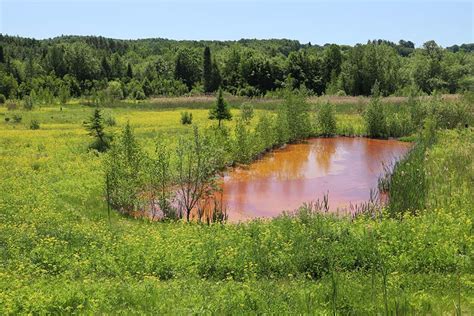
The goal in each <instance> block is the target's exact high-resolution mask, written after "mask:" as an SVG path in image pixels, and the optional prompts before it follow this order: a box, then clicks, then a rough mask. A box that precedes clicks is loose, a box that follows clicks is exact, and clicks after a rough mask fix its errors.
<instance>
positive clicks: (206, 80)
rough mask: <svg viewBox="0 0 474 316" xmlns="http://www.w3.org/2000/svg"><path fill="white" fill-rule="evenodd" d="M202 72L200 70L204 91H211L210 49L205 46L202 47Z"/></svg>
mask: <svg viewBox="0 0 474 316" xmlns="http://www.w3.org/2000/svg"><path fill="white" fill-rule="evenodd" d="M202 69H203V72H202V82H203V86H204V92H206V93H209V92H212V88H213V87H212V83H213V82H212V81H213V80H212V77H213V76H212V70H213V69H212V61H211V50H210V49H209V47H207V46H206V48H204V58H203V67H202Z"/></svg>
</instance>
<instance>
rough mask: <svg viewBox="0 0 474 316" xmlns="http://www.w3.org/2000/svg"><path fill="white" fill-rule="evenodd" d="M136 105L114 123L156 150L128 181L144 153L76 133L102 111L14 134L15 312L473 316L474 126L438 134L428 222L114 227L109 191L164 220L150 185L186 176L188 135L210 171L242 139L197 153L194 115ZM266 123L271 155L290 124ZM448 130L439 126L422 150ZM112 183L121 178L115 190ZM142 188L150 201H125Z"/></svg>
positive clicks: (325, 219)
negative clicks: (97, 147) (158, 171)
mask: <svg viewBox="0 0 474 316" xmlns="http://www.w3.org/2000/svg"><path fill="white" fill-rule="evenodd" d="M425 103H426V102H425V101H422V104H424V105H426V106H427V107H430V105H429V104H428V103H426V104H425ZM134 106H135V105H134ZM136 106H137V107H138V108H136V107H134V108H132V107H122V108H113V109H110V110H108V111H110V112H107V115H112V114H113V115H114V116H115V117H117V121H118V122H123V121H125V120H126V119H127V118H130V120H131V123H133V125H134V126H140V128H137V129H136V132H135V133H134V134H133V135H135V144H136V143H137V141H140V144H141V145H143V150H142V151H141V152H142V155H138V156H141V157H144V158H143V159H141V160H140V161H141V162H140V163H139V164H138V165H139V167H138V168H136V169H135V170H137V172H132V171H128V170H132V169H134V168H132V167H131V165H134V164H128V163H127V162H126V161H127V160H126V159H125V157H127V156H128V157H130V156H133V155H127V154H126V152H127V150H125V149H124V148H126V147H129V146H123V145H122V143H128V142H122V140H121V138H118V139H117V140H116V142H115V144H114V146H117V147H121V149H120V150H118V152H120V153H121V154H120V155H115V156H109V155H110V154H111V153H110V152H108V153H107V154H106V155H96V154H94V153H89V152H84V151H81V150H80V148H81V146H82V145H83V144H84V142H85V141H87V137H88V136H87V135H85V133H84V131H83V130H81V126H80V125H79V124H77V122H80V121H82V120H83V119H84V115H88V114H87V113H88V112H87V111H85V110H87V108H86V107H82V106H70V107H68V109H67V111H63V112H61V113H58V112H57V109H56V108H55V107H49V108H48V107H44V108H43V107H42V109H41V111H39V110H36V109H35V110H33V111H32V112H21V115H23V117H24V120H25V121H27V122H29V121H30V120H31V119H32V118H33V117H35V118H37V119H38V120H40V121H41V123H42V125H44V126H46V127H47V128H44V129H42V130H41V132H40V133H34V132H31V131H29V130H27V129H25V128H18V126H14V125H13V124H2V125H1V126H0V129H2V130H1V131H0V134H1V135H2V136H1V137H0V148H1V150H0V156H1V158H2V159H1V163H0V177H1V179H2V181H0V192H2V194H0V217H1V220H0V245H2V247H0V262H1V263H2V264H1V265H0V266H1V268H0V269H1V273H0V293H1V294H0V300H1V304H0V313H1V314H68V313H84V314H100V313H110V314H113V313H123V314H130V313H142V314H150V313H160V314H169V313H172V314H199V313H209V314H235V313H242V314H256V313H259V314H282V313H284V314H294V313H300V314H315V313H316V314H333V313H334V312H336V313H338V314H354V315H358V314H364V315H373V314H385V313H388V314H433V315H442V314H452V313H455V311H459V310H462V312H464V313H467V314H470V313H472V303H471V302H472V300H473V295H472V291H471V288H472V273H471V271H472V262H471V254H472V249H473V245H474V244H473V238H472V205H473V203H474V201H473V196H474V194H473V192H472V190H473V186H472V179H473V170H474V169H473V168H472V159H471V157H472V151H473V143H474V139H473V131H472V129H471V128H464V127H463V128H459V129H458V128H457V129H454V130H440V131H438V132H437V135H436V136H437V137H436V139H435V142H434V143H433V144H432V145H430V147H429V148H428V149H427V151H426V153H425V155H424V159H425V162H424V165H423V170H424V177H425V183H426V186H425V187H424V189H423V190H424V192H425V193H420V194H424V203H423V204H424V208H425V209H426V210H424V211H413V213H416V215H413V214H410V213H406V212H403V216H401V214H402V213H395V216H394V217H393V218H391V217H390V216H387V214H386V213H385V212H383V211H382V212H381V215H380V216H377V217H376V218H373V217H372V216H369V215H367V216H366V215H364V214H361V215H358V216H354V217H345V216H342V215H340V216H336V215H333V214H322V213H321V212H320V211H318V209H317V208H315V207H311V206H310V205H307V206H305V207H302V208H300V210H299V211H298V212H296V213H295V214H288V215H282V216H280V217H278V218H275V219H271V220H253V221H246V222H243V223H239V224H233V223H226V224H223V225H222V224H211V225H202V224H198V223H189V224H188V223H182V222H181V221H177V222H156V221H153V222H152V221H149V220H147V219H146V218H141V219H134V218H129V217H127V216H122V215H121V214H116V213H115V212H112V213H111V214H110V219H109V218H108V217H107V215H106V214H107V210H106V206H105V203H104V196H106V193H105V192H106V191H107V190H104V182H105V183H107V182H109V187H110V189H111V190H110V192H111V193H112V194H111V197H113V198H114V199H113V201H117V200H116V197H117V194H118V193H124V196H129V195H128V194H125V193H126V192H135V193H136V195H133V196H132V197H134V198H133V200H135V201H136V202H135V203H136V205H137V206H136V207H135V208H136V209H138V210H140V211H144V212H147V211H150V210H151V208H150V206H149V205H150V197H149V196H148V194H147V193H148V192H149V191H147V189H148V188H149V186H150V184H151V182H150V181H151V179H150V178H153V179H157V177H154V176H152V175H151V172H150V170H151V169H150V167H151V166H152V165H153V164H154V163H156V164H158V163H157V161H163V162H166V159H167V158H166V154H167V153H169V154H170V156H171V159H170V161H169V163H170V168H164V169H162V170H168V171H171V172H176V171H177V170H178V168H177V165H178V161H177V160H176V157H177V155H176V156H175V155H174V154H173V153H174V152H175V146H176V145H177V144H176V143H174V141H175V140H177V139H179V136H180V135H183V137H186V141H185V143H186V145H185V146H184V147H183V151H187V150H192V151H191V153H189V154H186V155H185V156H189V159H191V160H192V161H194V162H195V163H197V161H196V160H195V157H196V154H195V153H194V152H193V150H195V147H196V145H195V144H196V143H198V144H203V143H204V144H205V146H204V145H203V147H206V148H207V149H206V151H208V152H209V156H208V155H201V157H206V159H202V160H204V161H207V159H208V157H209V159H210V161H211V162H210V164H212V167H213V168H212V169H213V170H215V169H216V166H222V165H223V163H222V160H221V159H223V158H222V157H223V156H225V154H226V153H227V154H228V152H229V151H230V149H232V146H233V145H231V146H230V147H228V148H227V149H226V150H225V151H224V150H223V149H222V148H226V147H225V146H227V143H226V139H228V138H230V140H233V139H234V138H233V136H231V137H228V135H234V130H233V129H232V130H227V128H226V127H222V128H220V129H219V128H217V127H214V128H212V129H210V130H208V131H205V132H203V134H205V138H206V141H205V142H204V140H203V139H201V138H200V139H199V141H197V142H196V141H195V138H194V137H195V135H188V134H189V129H188V128H186V127H183V126H181V125H180V124H179V122H178V120H179V113H180V111H165V110H162V109H160V110H159V111H155V112H151V111H150V109H149V108H145V107H144V106H145V105H142V104H141V103H140V104H139V105H136ZM141 106H143V108H141ZM264 106H265V107H266V106H267V104H265V105H264ZM386 106H387V107H388V106H393V104H388V105H386ZM403 106H405V105H401V107H403ZM180 107H181V108H182V105H180ZM347 108H349V109H352V106H351V107H349V106H348V107H347ZM353 108H354V109H357V106H354V107H353ZM145 109H146V111H145ZM344 109H345V106H344V105H340V106H339V105H338V106H337V107H335V110H336V115H337V119H338V121H337V124H338V129H339V128H340V126H344V125H349V124H350V126H352V127H353V128H354V130H356V131H357V132H358V133H360V132H361V131H363V129H361V128H360V126H359V125H361V124H362V119H361V118H360V117H359V116H358V115H355V114H353V113H352V112H350V111H349V110H348V112H347V113H346V112H339V111H345V110H344ZM0 110H2V109H0ZM3 110H4V109H3ZM398 110H399V109H398V108H395V107H394V108H393V111H398ZM400 110H401V109H400ZM278 111H280V110H278ZM351 111H352V110H351ZM354 111H355V110H354ZM388 111H390V112H391V111H392V109H389V110H388ZM430 111H431V110H429V111H428V112H430ZM256 112H257V114H256V115H257V117H258V120H257V122H255V123H256V124H257V125H256V126H254V125H252V123H254V122H251V124H250V125H249V126H248V128H249V130H250V131H252V129H253V128H254V127H255V133H256V134H255V135H258V136H255V139H257V140H256V144H254V145H255V148H264V147H267V148H271V143H272V137H276V136H275V135H276V133H269V132H268V131H274V130H276V128H275V126H276V125H274V124H275V123H274V122H276V120H277V119H278V114H277V113H274V112H272V111H267V110H259V109H258V108H257V110H256ZM7 113H8V112H7ZM150 113H154V114H156V115H150ZM354 113H355V112H354ZM397 113H398V112H397ZM8 114H11V113H8ZM15 114H16V113H15ZM193 114H195V115H194V116H195V117H194V121H195V123H196V124H199V125H201V124H202V125H205V124H208V122H207V110H195V111H193ZM284 115H285V116H286V111H285V112H284ZM52 116H54V118H52ZM104 116H105V115H104ZM285 116H282V117H284V118H285V120H284V121H285V122H286V124H287V123H288V120H287V119H286V117H285ZM443 117H444V116H443ZM71 122H72V123H71ZM74 122H75V123H74ZM58 125H59V126H60V127H58ZM436 125H438V123H436V124H431V125H430V126H428V125H427V126H426V128H425V129H424V130H425V135H426V136H424V138H423V139H428V137H427V135H429V134H430V132H428V131H432V130H433V127H435V126H436ZM74 126H75V127H74ZM157 126H159V129H160V132H163V134H162V135H163V136H161V135H160V141H161V140H163V141H164V144H163V145H165V146H164V147H165V148H166V149H162V148H163V147H161V146H159V145H157V146H156V147H158V148H159V149H158V148H157V150H156V154H152V152H153V151H154V149H155V144H156V142H155V141H154V140H153V138H154V137H155V136H156V132H155V131H156V129H157ZM65 133H66V134H67V137H63V135H65ZM211 135H214V136H212V137H211ZM226 135H227V136H226ZM264 135H267V136H268V139H267V140H264ZM272 135H273V136H272ZM200 136H201V137H204V136H203V135H200ZM227 137H228V138H227ZM128 138H129V139H130V137H128ZM45 139H48V140H53V141H44V140H45ZM167 139H168V140H169V141H170V143H166V140H167ZM260 141H261V142H262V143H266V144H269V145H268V146H266V145H265V146H263V145H262V144H259V142H260ZM230 143H231V144H232V143H233V142H230ZM428 143H429V142H428ZM257 144H258V146H257ZM137 146H138V145H137ZM138 147H140V148H141V146H138ZM178 147H179V146H178ZM201 148H202V147H201ZM112 150H113V149H112ZM128 152H136V151H135V150H130V151H128ZM145 152H148V153H150V156H149V157H148V156H146V155H145V154H144V153H145ZM160 153H163V158H164V159H163V160H161V159H162V158H159V157H158V156H159V155H160ZM224 158H225V159H224V160H225V161H227V162H228V161H229V160H230V159H231V158H227V156H225V157H224ZM186 159H188V158H186ZM227 159H229V160H227ZM131 160H132V161H135V159H131ZM102 163H105V164H104V167H105V168H104V169H105V170H104V172H102V169H101V168H100V166H101V164H102ZM165 165H166V164H165ZM185 165H186V164H185ZM112 166H114V168H111V167H112ZM155 166H156V165H155ZM186 166H189V165H186ZM111 170H114V172H112V173H110V171H111ZM405 170H406V171H407V172H408V171H409V170H411V169H409V168H408V167H407V169H405ZM400 171H402V170H400ZM413 171H416V170H413ZM410 172H411V171H410ZM104 173H105V174H104ZM107 174H108V175H109V176H112V175H114V176H117V178H116V179H111V180H113V181H104V178H106V179H107V177H106V176H105V175H107ZM212 174H215V173H214V171H213V173H212ZM170 177H171V178H173V177H174V178H176V177H177V175H176V174H171V175H170ZM140 178H141V179H142V180H141V181H140V182H138V181H137V180H138V179H140ZM117 179H123V182H117ZM134 181H137V183H136V184H135V185H133V186H132V183H131V182H134ZM172 182H173V187H176V186H175V185H176V184H175V183H174V182H175V181H173V180H172ZM402 182H403V181H402ZM402 182H401V183H402ZM117 183H119V186H118V187H115V185H116V184H117ZM208 183H209V182H208ZM112 185H113V186H112ZM129 186H130V188H132V187H133V188H135V190H130V191H128V190H126V188H129ZM405 186H407V185H405ZM407 187H409V188H411V189H413V190H415V191H416V190H418V186H416V187H415V186H407ZM158 188H159V186H158ZM158 197H159V190H158V191H157V195H156V198H157V199H158ZM171 204H172V202H171ZM172 205H173V204H172ZM388 207H390V205H389V206H388ZM398 214H400V219H399V216H398ZM183 293H186V299H184V300H183V299H182V297H183ZM459 293H460V294H459ZM177 298H178V299H177ZM177 301H179V304H177Z"/></svg>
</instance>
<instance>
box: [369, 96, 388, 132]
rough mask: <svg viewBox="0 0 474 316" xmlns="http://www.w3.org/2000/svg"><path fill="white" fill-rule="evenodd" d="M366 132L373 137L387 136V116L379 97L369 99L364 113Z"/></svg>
mask: <svg viewBox="0 0 474 316" xmlns="http://www.w3.org/2000/svg"><path fill="white" fill-rule="evenodd" d="M364 119H365V124H366V127H367V134H368V135H369V136H370V137H374V138H385V137H387V118H386V115H385V109H384V106H383V105H382V103H381V102H380V99H379V98H378V97H374V98H372V99H371V100H370V102H369V104H368V105H367V108H366V110H365V113H364Z"/></svg>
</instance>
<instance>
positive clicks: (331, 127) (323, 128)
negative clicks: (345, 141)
mask: <svg viewBox="0 0 474 316" xmlns="http://www.w3.org/2000/svg"><path fill="white" fill-rule="evenodd" d="M317 121H318V128H319V131H320V133H321V135H323V136H332V135H334V134H336V116H335V115H334V108H333V106H332V105H331V104H330V103H329V102H327V103H325V104H323V105H322V106H321V108H320V109H319V112H318V116H317Z"/></svg>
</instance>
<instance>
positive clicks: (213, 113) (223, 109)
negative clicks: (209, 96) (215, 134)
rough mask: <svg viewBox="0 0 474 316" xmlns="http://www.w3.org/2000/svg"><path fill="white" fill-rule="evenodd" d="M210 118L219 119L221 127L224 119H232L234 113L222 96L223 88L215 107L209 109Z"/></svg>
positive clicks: (220, 90)
mask: <svg viewBox="0 0 474 316" xmlns="http://www.w3.org/2000/svg"><path fill="white" fill-rule="evenodd" d="M209 118H210V119H211V120H218V121H219V127H221V122H222V120H228V121H230V120H231V119H232V114H231V113H230V109H229V106H228V105H227V102H226V101H225V100H224V97H223V96H222V88H219V94H218V96H217V100H216V103H215V105H214V107H213V108H212V109H211V110H210V111H209Z"/></svg>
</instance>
